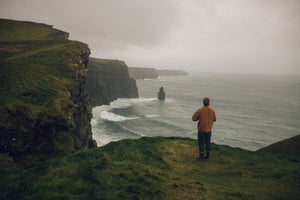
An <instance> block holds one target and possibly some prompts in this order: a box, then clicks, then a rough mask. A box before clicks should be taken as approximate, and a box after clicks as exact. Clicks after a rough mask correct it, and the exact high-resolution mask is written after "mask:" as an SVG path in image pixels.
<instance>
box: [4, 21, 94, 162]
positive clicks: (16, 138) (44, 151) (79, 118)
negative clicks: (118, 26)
mask: <svg viewBox="0 0 300 200" xmlns="http://www.w3.org/2000/svg"><path fill="white" fill-rule="evenodd" d="M0 24H1V25H3V26H4V27H1V28H4V29H5V26H7V27H8V28H9V29H10V32H5V31H3V32H1V34H0V41H5V42H0V46H2V44H4V46H5V48H1V49H0V51H1V59H0V65H1V68H0V91H1V94H0V105H1V107H0V116H1V120H0V152H1V153H8V154H9V155H10V156H11V157H12V158H13V160H14V161H15V162H18V163H20V164H27V163H30V162H33V161H41V160H45V159H48V158H51V157H56V156H61V155H64V154H67V153H70V152H74V151H75V150H79V149H86V148H92V147H95V146H96V142H95V141H94V140H93V139H92V132H91V125H90V120H91V117H92V107H91V104H90V98H89V96H88V93H87V91H86V75H87V63H88V57H89V54H90V50H89V48H88V46H87V45H86V44H84V43H81V42H74V41H69V40H65V38H66V37H67V35H68V34H67V33H65V32H63V31H59V30H54V29H53V28H52V26H48V25H44V24H36V23H33V22H19V21H14V20H0ZM4 29H3V30H4ZM41 30H43V33H44V35H42V36H41V34H39V31H41ZM10 33H13V34H12V35H14V36H15V38H12V39H13V41H11V42H7V41H10V40H11V37H10V35H9V34H10ZM34 35H37V36H39V37H36V38H34V37H33V36H34ZM18 40H20V41H18Z"/></svg>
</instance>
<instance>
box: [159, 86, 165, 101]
mask: <svg viewBox="0 0 300 200" xmlns="http://www.w3.org/2000/svg"><path fill="white" fill-rule="evenodd" d="M158 99H159V100H165V99H166V94H165V91H164V87H160V89H159V92H158Z"/></svg>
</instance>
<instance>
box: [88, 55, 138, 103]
mask: <svg viewBox="0 0 300 200" xmlns="http://www.w3.org/2000/svg"><path fill="white" fill-rule="evenodd" d="M87 87H88V92H89V94H90V97H91V101H92V105H93V106H100V105H104V104H109V102H111V101H114V100H116V99H117V98H137V97H138V90H137V87H136V81H135V80H134V79H132V78H130V77H129V73H128V67H127V65H126V64H125V62H124V61H120V60H109V59H96V58H90V61H89V64H88V78H87Z"/></svg>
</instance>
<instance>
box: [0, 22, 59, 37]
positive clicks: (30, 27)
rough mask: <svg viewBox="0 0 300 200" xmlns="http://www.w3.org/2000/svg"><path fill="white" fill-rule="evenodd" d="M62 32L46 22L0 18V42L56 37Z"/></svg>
mask: <svg viewBox="0 0 300 200" xmlns="http://www.w3.org/2000/svg"><path fill="white" fill-rule="evenodd" d="M64 33H65V32H63V31H59V30H56V29H53V28H52V26H49V25H46V24H39V23H33V22H26V21H15V20H8V19H0V42H7V41H25V40H45V39H57V38H60V35H62V34H64Z"/></svg>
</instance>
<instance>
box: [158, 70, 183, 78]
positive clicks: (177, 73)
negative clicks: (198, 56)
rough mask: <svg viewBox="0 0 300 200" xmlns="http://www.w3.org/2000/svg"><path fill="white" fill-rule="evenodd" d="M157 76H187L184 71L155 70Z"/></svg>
mask: <svg viewBox="0 0 300 200" xmlns="http://www.w3.org/2000/svg"><path fill="white" fill-rule="evenodd" d="M156 71H157V74H158V76H188V75H189V74H188V73H187V72H186V71H184V70H167V69H166V70H159V69H157V70H156Z"/></svg>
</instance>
